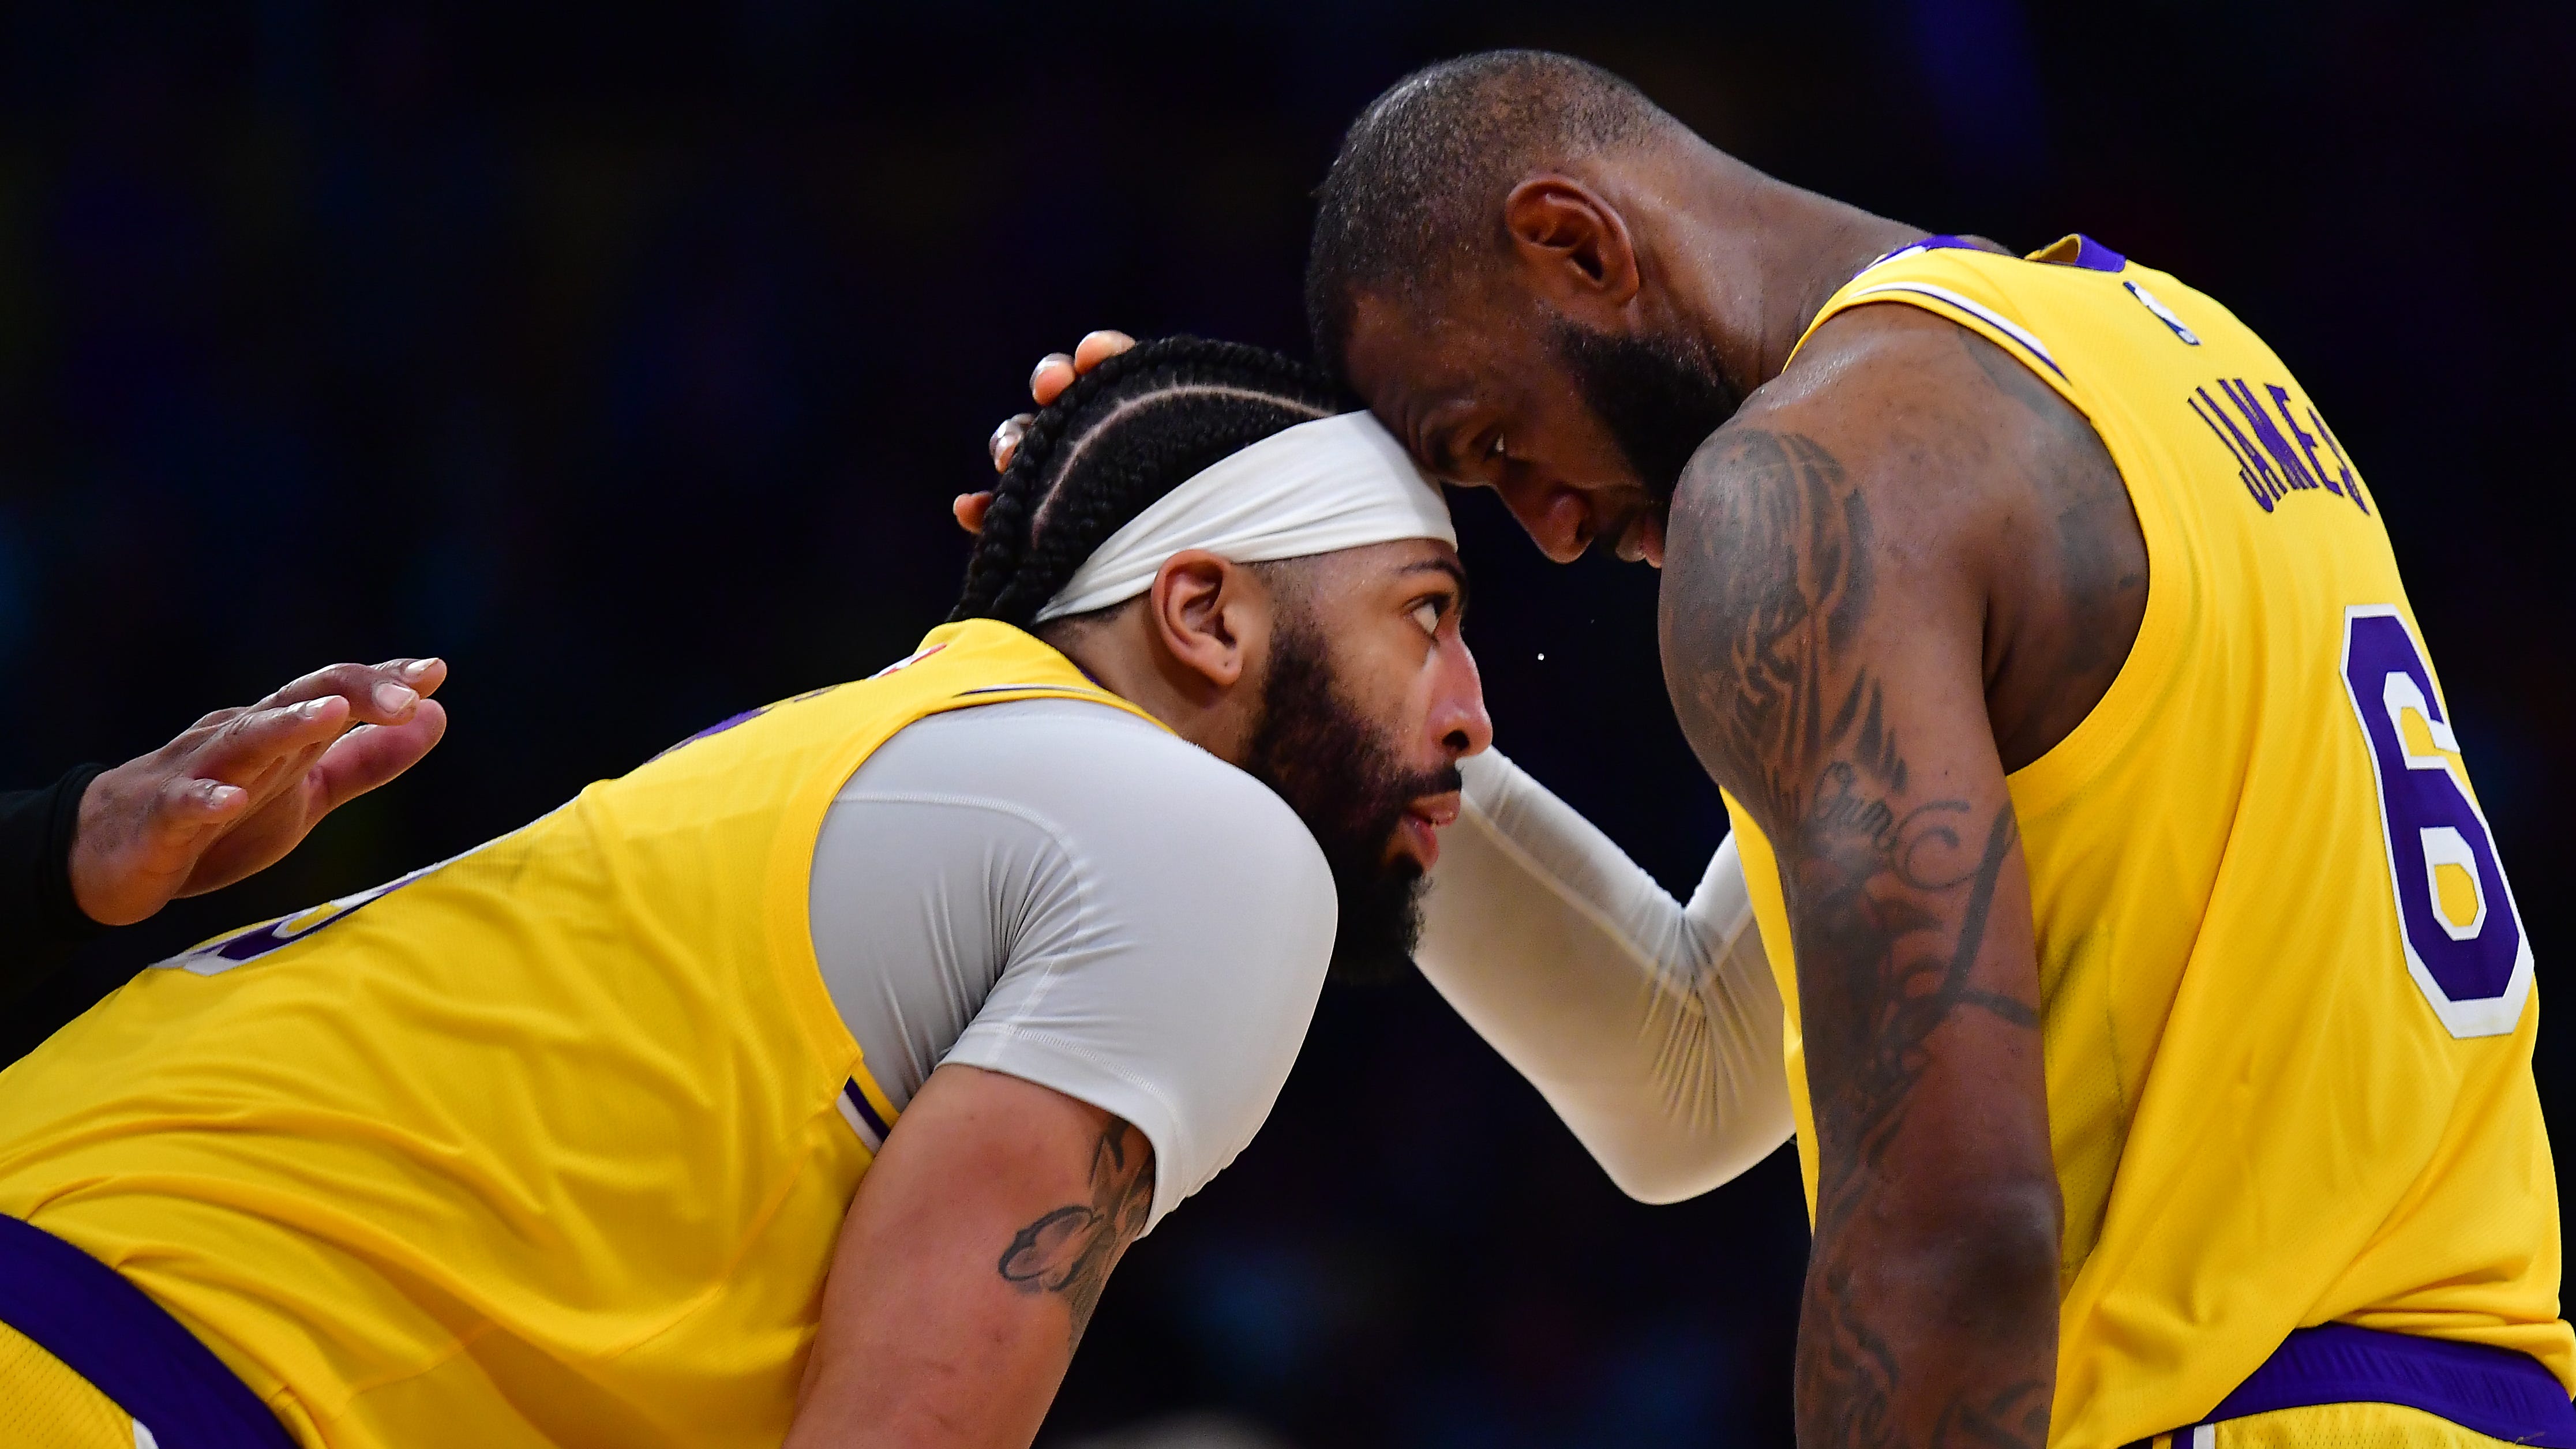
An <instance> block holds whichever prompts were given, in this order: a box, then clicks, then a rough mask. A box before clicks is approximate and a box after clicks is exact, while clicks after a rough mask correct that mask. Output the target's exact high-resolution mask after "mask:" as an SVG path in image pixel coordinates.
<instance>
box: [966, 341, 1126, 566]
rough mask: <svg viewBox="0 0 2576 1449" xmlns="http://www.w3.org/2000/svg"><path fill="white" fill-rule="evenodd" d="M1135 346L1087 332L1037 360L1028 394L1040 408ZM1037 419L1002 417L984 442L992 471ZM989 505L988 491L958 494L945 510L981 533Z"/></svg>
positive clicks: (1026, 415) (1014, 449) (1000, 465)
mask: <svg viewBox="0 0 2576 1449" xmlns="http://www.w3.org/2000/svg"><path fill="white" fill-rule="evenodd" d="M1135 345H1136V339H1135V338H1133V337H1130V336H1128V335H1127V334H1126V333H1124V332H1117V331H1100V332H1093V333H1089V334H1087V335H1085V336H1084V337H1083V339H1082V341H1081V342H1079V343H1077V344H1076V345H1075V346H1074V349H1073V352H1072V354H1071V355H1070V356H1068V355H1066V354H1064V353H1061V352H1050V353H1048V354H1047V355H1046V356H1044V357H1041V358H1039V359H1038V365H1037V367H1036V369H1035V370H1033V371H1031V372H1030V373H1029V396H1030V398H1032V399H1033V400H1035V401H1036V403H1037V405H1038V406H1039V407H1045V406H1046V405H1047V404H1049V403H1051V402H1054V401H1055V400H1056V399H1057V398H1060V397H1062V396H1064V390H1065V389H1066V388H1069V387H1071V386H1073V380H1074V379H1075V378H1077V377H1080V376H1082V375H1083V374H1084V373H1086V372H1089V371H1090V370H1092V369H1093V368H1095V367H1098V366H1099V365H1100V364H1102V363H1104V362H1107V361H1108V360H1109V359H1111V358H1113V357H1116V356H1117V355H1118V354H1119V353H1122V352H1124V351H1126V350H1127V349H1128V348H1130V347H1133V346H1135ZM1036 420H1037V419H1036V418H1035V416H1034V415H1032V414H1029V413H1014V414H1013V415H1011V416H1010V417H1007V418H1004V419H1003V420H1002V425H1001V426H1000V427H998V428H995V429H994V430H993V436H992V439H991V440H990V441H989V442H987V443H986V444H985V447H986V448H987V449H988V450H989V451H990V452H991V453H992V455H993V471H994V472H996V473H999V472H1001V471H1002V470H1004V469H1006V468H1008V467H1010V466H1011V458H1012V455H1014V454H1016V453H1018V452H1019V450H1020V439H1021V438H1023V437H1025V436H1027V434H1028V430H1029V424H1030V423H1032V422H1035V421H1036ZM992 504H993V495H992V493H991V492H990V491H989V490H988V491H985V492H982V493H960V494H958V495H957V498H956V500H955V501H954V502H952V503H950V504H949V505H948V509H949V511H950V512H951V513H954V514H956V515H957V526H958V527H960V528H962V529H964V530H966V531H967V532H968V533H982V532H983V531H984V510H985V509H987V508H989V507H991V506H992Z"/></svg>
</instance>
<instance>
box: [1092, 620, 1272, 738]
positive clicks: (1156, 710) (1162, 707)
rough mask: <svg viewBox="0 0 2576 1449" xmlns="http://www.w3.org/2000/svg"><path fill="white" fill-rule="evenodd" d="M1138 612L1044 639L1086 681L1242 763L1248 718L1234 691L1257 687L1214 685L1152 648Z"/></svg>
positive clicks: (1248, 731) (1183, 735)
mask: <svg viewBox="0 0 2576 1449" xmlns="http://www.w3.org/2000/svg"><path fill="white" fill-rule="evenodd" d="M1143 615H1144V610H1142V609H1126V610H1122V611H1120V612H1119V614H1118V615H1117V616H1116V617H1114V618H1112V619H1110V620H1107V621H1105V622H1103V623H1101V624H1100V625H1098V626H1096V627H1093V628H1087V629H1084V630H1081V631H1080V632H1078V633H1075V634H1071V635H1069V636H1065V637H1061V638H1055V639H1050V640H1048V642H1049V643H1051V644H1053V645H1054V646H1055V647H1056V649H1057V650H1059V651H1060V652H1062V653H1063V655H1064V657H1065V658H1067V659H1070V660H1072V661H1073V665H1074V667H1075V668H1077V669H1079V670H1081V671H1082V672H1083V673H1084V674H1086V675H1088V676H1090V678H1091V681H1092V683H1094V684H1097V685H1099V686H1100V687H1101V688H1103V689H1105V690H1108V691H1109V692H1110V693H1111V694H1114V695H1116V696H1118V697H1119V698H1120V699H1123V700H1125V701H1127V702H1128V703H1129V704H1132V705H1134V706H1136V707H1137V708H1138V709H1141V710H1143V711H1144V712H1145V713H1147V714H1149V715H1152V716H1153V717H1154V718H1156V719H1158V720H1160V721H1162V722H1163V724H1164V725H1165V726H1166V727H1167V728H1169V729H1170V730H1171V732H1172V733H1174V734H1176V735H1179V736H1180V737H1181V738H1182V739H1185V740H1188V741H1189V742H1190V743H1191V744H1194V745H1196V746H1198V747H1199V748H1200V749H1203V750H1205V751H1207V752H1208V753H1209V754H1211V755H1214V756H1216V757H1217V758H1218V759H1220V760H1223V761H1225V762H1226V763H1227V764H1230V765H1240V764H1242V763H1243V762H1244V760H1245V759H1246V758H1248V755H1249V750H1248V748H1247V747H1248V745H1249V744H1250V741H1251V735H1252V729H1251V726H1252V720H1251V719H1250V718H1249V716H1248V714H1247V711H1246V709H1245V707H1244V704H1243V701H1242V700H1241V699H1239V698H1238V696H1241V695H1246V694H1250V693H1257V692H1258V691H1248V690H1245V689H1241V688H1235V689H1223V688H1217V687H1215V686H1214V685H1213V684H1212V683H1211V682H1210V681H1209V679H1208V678H1207V676H1206V675H1204V674H1201V673H1198V672H1197V671H1195V670H1193V669H1191V668H1189V667H1188V666H1187V665H1186V664H1183V663H1182V662H1181V661H1180V660H1178V659H1175V658H1173V657H1172V655H1171V653H1170V651H1168V650H1164V649H1160V648H1157V647H1155V644H1154V641H1153V639H1152V638H1151V637H1150V634H1151V631H1150V629H1148V628H1147V627H1146V626H1145V623H1144V619H1143Z"/></svg>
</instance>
